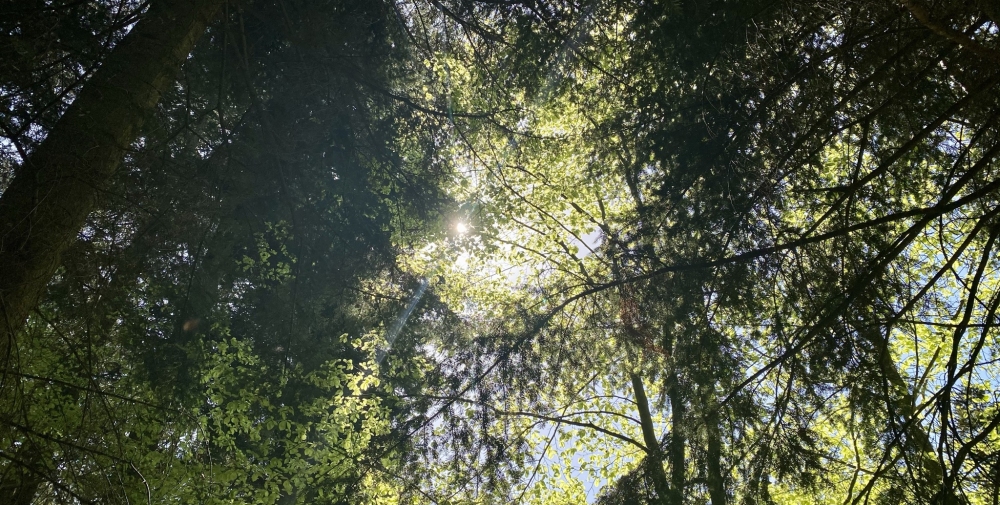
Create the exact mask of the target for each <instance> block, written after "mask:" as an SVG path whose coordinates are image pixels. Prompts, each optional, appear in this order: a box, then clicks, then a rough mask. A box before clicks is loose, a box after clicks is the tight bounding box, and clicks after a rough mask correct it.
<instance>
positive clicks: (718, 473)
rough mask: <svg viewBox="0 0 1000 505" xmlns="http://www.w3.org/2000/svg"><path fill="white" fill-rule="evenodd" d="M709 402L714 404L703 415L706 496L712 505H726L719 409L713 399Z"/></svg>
mask: <svg viewBox="0 0 1000 505" xmlns="http://www.w3.org/2000/svg"><path fill="white" fill-rule="evenodd" d="M706 399H707V400H708V399H709V398H706ZM710 400H712V401H714V402H713V403H711V404H709V406H708V407H707V412H706V415H705V431H706V434H707V438H708V440H707V445H708V450H707V451H706V454H705V459H706V461H705V466H706V469H707V470H708V495H709V497H711V499H712V505H726V503H727V501H728V495H727V494H726V481H725V478H724V477H723V476H722V436H721V433H720V432H719V410H718V408H719V407H718V402H717V401H715V400H716V399H715V398H711V399H710Z"/></svg>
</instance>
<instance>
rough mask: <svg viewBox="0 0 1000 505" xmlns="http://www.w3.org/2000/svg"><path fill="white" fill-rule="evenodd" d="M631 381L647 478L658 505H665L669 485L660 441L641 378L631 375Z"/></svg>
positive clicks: (667, 498) (668, 494)
mask: <svg viewBox="0 0 1000 505" xmlns="http://www.w3.org/2000/svg"><path fill="white" fill-rule="evenodd" d="M631 379H632V391H633V393H634V394H635V403H636V404H637V405H638V406H639V423H640V424H641V425H642V440H643V442H644V444H645V445H646V463H647V468H648V471H649V478H650V480H652V481H653V488H654V489H656V494H657V495H658V503H661V504H663V505H666V504H667V503H669V500H670V485H669V484H668V483H667V474H666V473H665V472H664V471H663V451H661V450H660V441H659V439H657V438H656V431H655V430H653V416H651V415H650V413H649V400H648V399H646V388H645V387H643V385H642V377H639V375H638V374H634V373H633V374H631Z"/></svg>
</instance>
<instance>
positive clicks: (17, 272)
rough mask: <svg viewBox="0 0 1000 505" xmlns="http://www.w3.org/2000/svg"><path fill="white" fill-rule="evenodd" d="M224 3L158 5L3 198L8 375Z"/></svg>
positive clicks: (2, 309)
mask: <svg viewBox="0 0 1000 505" xmlns="http://www.w3.org/2000/svg"><path fill="white" fill-rule="evenodd" d="M223 2H225V0H153V2H152V4H151V6H150V7H149V11H148V12H147V13H146V14H145V15H144V16H143V17H142V19H141V20H140V21H139V23H138V24H136V26H135V27H134V28H133V29H132V31H131V32H130V33H129V34H128V35H127V36H126V37H125V39H124V40H122V42H121V43H119V44H118V46H116V47H115V48H114V50H113V51H112V52H111V54H110V56H109V57H108V59H107V60H106V61H105V62H104V63H103V64H102V65H101V67H100V68H99V69H98V70H97V72H96V73H95V74H94V76H93V77H92V78H91V79H90V80H89V81H88V82H87V83H86V84H85V85H84V87H83V89H82V90H81V91H80V94H79V95H78V96H77V98H76V100H74V101H73V104H72V105H71V106H70V107H69V109H68V110H67V111H66V113H65V114H64V115H63V116H62V118H60V120H59V121H58V123H56V125H55V127H53V128H52V131H51V132H49V134H48V136H47V137H46V138H45V140H44V141H43V142H42V143H41V144H40V145H39V146H38V149H37V150H36V151H35V152H34V153H32V154H31V156H30V157H29V158H28V159H27V160H24V164H23V165H22V166H21V167H20V170H19V171H18V172H17V175H16V176H15V177H14V180H13V181H12V182H11V185H10V187H8V188H7V190H6V191H5V192H4V193H3V195H2V197H0V360H3V361H2V362H0V368H7V367H9V366H11V363H12V362H11V359H10V358H11V352H12V350H13V349H14V343H15V336H16V334H17V333H18V331H19V330H20V329H21V328H22V327H23V325H24V322H25V319H26V318H27V316H28V313H29V312H30V311H31V310H32V309H33V308H34V307H35V305H36V304H37V303H38V300H39V297H40V296H41V295H42V293H43V292H44V290H45V286H46V285H47V284H48V282H49V280H50V279H51V278H52V275H53V274H54V273H55V271H56V268H57V267H58V266H59V262H60V255H61V254H62V252H63V251H64V250H65V249H66V248H67V247H68V246H69V245H70V244H71V243H72V242H73V240H74V239H75V238H76V235H77V233H79V231H80V229H81V228H82V227H83V225H84V223H85V222H86V219H87V215H88V214H90V213H91V212H92V211H94V210H95V207H96V204H97V196H98V194H99V192H100V191H101V190H103V189H104V188H105V186H106V185H107V183H108V181H109V179H110V178H111V177H112V175H114V173H115V170H116V169H117V168H118V166H119V165H120V164H121V162H122V159H123V157H124V154H125V150H126V149H127V148H128V147H129V145H130V144H131V143H132V142H133V141H134V140H135V138H136V136H137V135H138V133H139V129H140V127H141V126H142V123H143V120H144V119H145V118H146V117H147V116H148V115H149V114H150V113H151V112H152V111H153V109H154V107H155V106H156V104H157V102H158V101H159V99H160V95H161V94H162V93H163V92H164V91H165V90H166V89H167V88H168V86H170V85H171V83H172V82H173V81H174V78H175V76H176V74H177V71H178V70H179V68H180V65H181V64H182V63H183V62H184V60H185V59H186V58H187V56H188V54H189V53H190V52H191V50H192V48H193V47H194V44H195V42H196V41H197V40H198V38H200V36H201V35H202V34H203V33H204V31H205V28H206V26H207V24H208V22H209V21H210V20H211V19H212V18H213V17H214V15H215V13H216V12H217V11H218V10H219V8H220V7H221V6H222V4H223Z"/></svg>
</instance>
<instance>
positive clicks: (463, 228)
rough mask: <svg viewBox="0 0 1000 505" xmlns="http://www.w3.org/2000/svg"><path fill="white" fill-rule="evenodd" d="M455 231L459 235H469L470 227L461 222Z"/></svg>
mask: <svg viewBox="0 0 1000 505" xmlns="http://www.w3.org/2000/svg"><path fill="white" fill-rule="evenodd" d="M455 231H457V232H458V233H462V234H464V233H468V231H469V225H467V224H465V223H462V222H459V223H457V224H456V225H455Z"/></svg>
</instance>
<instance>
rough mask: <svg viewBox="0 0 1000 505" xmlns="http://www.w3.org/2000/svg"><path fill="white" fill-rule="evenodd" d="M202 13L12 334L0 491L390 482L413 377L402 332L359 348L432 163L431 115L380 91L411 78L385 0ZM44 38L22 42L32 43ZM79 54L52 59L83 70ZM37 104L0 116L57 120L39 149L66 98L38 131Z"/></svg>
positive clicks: (215, 491)
mask: <svg viewBox="0 0 1000 505" xmlns="http://www.w3.org/2000/svg"><path fill="white" fill-rule="evenodd" d="M112 7H113V5H112V6H109V7H108V10H113V9H112ZM47 12H48V11H47V10H46V8H44V7H39V10H38V11H28V12H27V13H25V14H24V16H25V17H24V18H22V19H24V23H23V24H25V25H28V24H31V21H32V20H31V18H30V17H28V14H29V13H30V14H35V15H42V14H44V13H47ZM157 12H158V11H157ZM153 13H154V11H149V12H146V13H145V14H142V15H141V16H140V15H139V14H136V13H133V15H131V17H129V16H126V18H127V19H135V18H136V17H142V16H145V17H149V16H152V15H153ZM220 14H221V16H220V17H219V18H218V19H217V20H216V21H215V22H214V23H212V24H210V25H209V27H208V29H207V42H208V43H207V44H200V45H198V46H196V47H195V48H194V50H190V51H185V53H184V54H183V55H181V57H180V61H178V63H181V62H183V66H182V68H181V69H180V71H179V73H178V74H177V75H176V76H175V77H174V78H171V79H166V81H167V82H166V83H164V84H163V86H162V90H161V91H162V93H161V97H160V101H159V105H157V106H156V107H153V104H150V106H149V107H148V109H149V110H147V111H146V112H144V113H141V114H139V115H140V116H143V117H142V118H141V119H144V120H145V121H144V122H143V124H142V126H141V128H140V127H139V126H135V127H134V128H136V129H135V131H134V134H135V141H134V142H132V141H128V142H125V147H127V148H126V149H122V150H121V151H120V152H119V154H120V155H121V158H122V160H119V163H120V164H121V165H122V169H121V170H119V171H117V172H115V173H114V175H110V174H105V175H108V178H107V180H106V181H104V183H103V187H102V188H100V191H97V190H96V189H94V188H91V189H93V192H94V201H93V202H91V204H92V205H93V209H92V211H91V212H89V213H87V215H85V216H84V217H85V218H86V219H85V221H84V222H83V224H82V230H79V233H78V231H73V233H72V234H71V235H72V236H73V237H71V238H74V239H73V240H70V241H69V242H70V243H69V245H68V246H67V248H66V250H65V251H64V252H63V255H62V259H61V263H60V266H59V268H58V269H57V270H56V274H55V275H54V276H53V278H52V279H51V280H48V281H47V282H43V283H42V284H43V287H46V291H45V293H44V295H43V296H42V297H41V303H40V304H39V305H38V306H37V308H35V309H34V310H33V311H32V313H31V314H30V317H28V318H27V324H26V325H25V327H24V328H23V330H22V331H21V332H19V333H18V334H17V335H18V340H17V341H18V346H17V350H18V354H17V355H16V358H17V359H16V360H14V361H12V366H10V367H8V372H7V373H8V377H12V378H13V379H12V380H10V381H8V383H7V384H8V386H9V387H8V389H7V390H5V391H4V397H3V398H4V400H3V405H4V406H5V408H6V409H7V416H6V417H5V421H4V426H5V428H6V430H7V431H6V432H5V433H4V436H3V442H2V444H3V445H2V448H0V450H2V451H3V452H2V454H3V456H4V458H5V460H4V463H3V464H2V465H0V487H2V488H3V489H4V490H5V491H8V490H13V489H16V490H17V491H16V492H17V493H18V494H17V496H18V499H22V500H24V501H25V502H30V501H31V500H32V498H33V497H34V499H35V500H36V501H45V502H59V503H62V502H67V503H68V502H82V503H88V502H93V501H107V502H131V501H134V500H137V499H138V500H163V501H167V500H181V501H213V500H215V501H220V502H224V501H227V500H240V501H254V502H261V503H294V502H310V503H324V502H328V503H334V502H343V501H346V500H348V499H350V497H352V496H354V497H356V498H358V499H361V498H363V497H365V496H375V495H379V494H385V493H387V492H389V491H395V490H394V489H392V488H391V487H390V486H388V485H387V484H386V482H387V479H388V477H386V475H392V474H393V469H394V468H395V467H396V466H398V465H401V464H402V463H403V462H405V460H406V458H407V455H406V452H405V447H406V441H405V440H404V439H401V437H399V436H397V433H399V432H395V431H392V430H390V427H392V426H395V425H397V424H401V423H405V422H406V421H407V419H408V418H409V417H410V416H411V415H415V414H416V413H417V412H418V411H419V408H417V407H411V406H410V405H409V404H406V403H404V402H403V401H401V400H399V399H398V398H396V397H395V395H396V394H400V393H401V392H402V393H405V392H407V391H410V390H411V389H418V388H419V387H420V384H421V383H422V377H423V374H425V373H427V372H428V367H427V366H425V365H422V364H421V363H422V362H421V357H420V352H419V351H418V350H416V349H414V348H413V347H412V340H408V339H407V338H402V339H401V340H399V341H398V343H397V345H396V346H394V348H393V353H391V354H390V356H389V358H387V359H386V360H385V361H383V362H382V364H379V363H377V362H375V361H374V357H375V354H376V348H377V347H378V346H379V345H380V344H379V339H380V338H381V337H382V334H383V331H382V328H383V326H387V324H388V323H386V321H391V320H392V319H393V318H395V317H396V314H397V312H398V309H399V307H400V305H405V301H400V300H397V298H398V297H402V296H408V295H409V293H407V290H408V289H409V288H411V287H412V286H414V285H416V284H417V280H416V279H412V278H409V277H406V276H404V275H402V274H400V273H399V272H398V270H397V269H396V268H395V262H394V257H395V254H396V252H397V248H398V247H402V245H401V244H403V243H405V241H406V240H408V239H409V237H410V234H411V233H414V234H419V233H424V232H425V231H427V230H429V229H432V228H433V219H434V216H435V214H436V212H437V205H438V203H439V201H440V200H442V199H443V197H442V196H441V195H440V194H439V192H438V190H437V188H436V186H437V184H438V183H439V178H440V177H441V176H442V175H443V173H444V172H443V170H442V169H441V168H440V166H439V165H435V164H434V163H433V162H432V161H433V160H431V159H430V158H429V157H428V156H427V155H426V154H425V153H426V146H427V145H428V144H430V143H432V142H433V137H432V136H430V135H428V136H421V137H418V136H417V133H416V132H414V131H412V130H405V129H404V127H407V126H410V125H413V126H419V127H422V128H426V129H425V130H423V131H427V130H430V129H431V128H432V127H433V122H432V121H431V120H428V119H425V118H424V117H423V116H421V115H419V114H416V113H414V111H413V110H410V109H408V108H406V107H404V106H403V105H405V104H404V102H402V101H401V100H400V99H399V98H398V97H395V96H393V95H392V94H390V93H388V91H389V90H391V89H392V88H394V87H397V86H398V87H399V88H402V89H406V87H407V85H408V82H407V78H406V76H405V75H399V72H400V68H401V67H404V66H405V65H407V64H409V62H408V60H407V57H408V54H407V45H406V44H405V41H404V40H402V38H401V37H400V35H399V33H398V31H396V30H397V28H396V25H395V24H394V20H393V18H392V16H393V15H394V12H393V11H392V9H391V8H390V6H388V5H386V4H382V3H374V2H289V1H285V2H248V3H245V4H241V5H239V6H236V5H229V6H227V7H226V8H225V9H223V10H222V12H220ZM145 17H142V19H145ZM98 19H99V20H101V19H102V18H100V17H99V16H98ZM90 21H91V20H89V18H85V17H80V18H60V22H61V23H63V24H69V25H73V24H74V23H79V24H80V25H81V26H84V27H87V28H89V26H88V25H87V22H90ZM103 21H104V22H106V23H108V24H107V25H101V26H102V28H103V29H105V30H107V31H111V32H114V31H115V30H123V29H125V28H126V27H128V26H129V24H128V23H120V22H119V21H118V20H117V18H115V17H113V16H108V17H107V18H103ZM141 24H142V23H141V22H140V23H139V24H137V25H135V26H134V27H132V28H131V31H129V37H132V36H134V35H135V34H136V33H140V32H139V27H140V25H141ZM147 24H148V23H147ZM82 31H84V32H86V35H80V38H81V39H82V40H85V41H86V40H89V39H88V38H87V36H88V35H89V36H90V37H93V33H90V32H89V31H88V30H87V29H84V30H82ZM22 33H24V32H22ZM35 35H37V37H35ZM44 35H46V34H45V33H42V34H41V35H39V34H34V33H30V32H29V33H27V34H25V36H24V43H25V45H27V46H31V45H32V44H37V45H38V46H41V47H44V46H45V44H44V43H43V42H42V41H40V39H44ZM112 38H114V37H112ZM127 39H128V37H125V40H123V41H122V42H120V43H119V44H118V45H116V46H115V47H114V51H111V52H112V53H114V54H118V53H117V51H118V50H119V49H122V48H123V47H126V46H125V44H126V42H127ZM88 47H89V46H88ZM58 49H59V50H62V49H66V48H62V47H60V48H58ZM76 49H77V48H76V47H75V46H70V47H69V48H68V49H66V51H67V53H68V54H66V55H65V58H66V59H67V60H70V61H84V62H86V60H87V58H88V57H90V55H91V53H88V52H85V51H76ZM55 52H57V53H58V50H57V51H55ZM98 54H100V51H98ZM111 62H112V60H110V59H109V60H107V61H101V60H99V61H97V63H100V69H102V70H103V69H108V68H112V67H109V65H110V64H111ZM317 62H320V63H317ZM95 64H96V63H95ZM38 65H39V67H42V68H43V69H44V68H46V65H47V63H46V62H45V61H41V62H40V63H39V64H38ZM70 68H71V69H72V68H76V65H70ZM39 72H40V70H39ZM29 73H30V72H29ZM12 74H14V72H13V71H12V72H10V73H9V74H8V75H12ZM98 77H99V76H98V75H95V76H94V77H91V78H90V79H89V80H87V82H86V83H85V84H84V90H86V87H87V86H90V83H91V82H95V81H94V79H98ZM97 82H100V81H97ZM21 84H22V85H23V86H21V87H14V89H16V90H17V91H18V92H20V95H19V96H18V97H17V99H11V101H12V102H17V103H32V102H34V103H36V105H37V104H40V103H43V102H44V101H45V99H46V98H48V95H47V94H46V93H45V92H46V90H47V89H48V87H49V86H51V85H52V83H50V82H43V83H41V84H37V83H34V82H29V83H28V84H24V82H21ZM58 84H59V83H56V85H58ZM33 86H34V87H33ZM62 91H65V90H60V92H62ZM12 94H13V93H12ZM66 95H67V96H69V97H72V96H73V95H74V92H73V91H72V90H70V91H68V92H66ZM83 96H84V92H83V91H81V92H80V93H79V95H78V96H77V98H76V101H74V104H76V103H78V102H79V101H80V100H82V99H83ZM102 103H103V102H102ZM33 107H34V106H33ZM38 107H40V105H38ZM56 108H57V109H58V107H56ZM34 110H35V109H33V108H32V107H27V109H26V110H23V111H22V110H21V109H12V110H11V111H10V113H9V114H8V115H7V116H6V117H4V119H5V124H22V125H24V124H31V122H32V121H35V122H36V123H35V124H37V125H38V127H37V128H38V130H41V131H42V133H41V134H38V136H42V135H43V134H44V131H45V130H46V129H48V127H49V126H50V125H52V124H54V125H55V126H52V131H53V133H50V134H49V137H51V136H52V135H54V134H55V132H56V131H57V130H58V128H59V127H60V125H61V124H62V121H63V118H65V117H67V116H66V115H67V114H70V112H71V111H72V106H70V108H69V109H68V111H67V112H66V113H65V114H63V116H61V117H59V118H58V119H56V118H54V117H51V115H45V116H39V115H35V114H34ZM22 112H23V114H22ZM129 112H130V113H131V112H133V111H129ZM431 131H432V130H431ZM47 138H48V137H47ZM35 140H37V139H34V138H32V137H31V136H30V135H28V136H22V137H18V138H14V139H13V140H12V142H16V143H17V144H18V145H22V146H23V147H25V149H24V150H25V151H30V150H31V149H34V150H33V151H30V152H31V153H32V156H34V155H35V154H34V153H38V152H42V147H43V146H44V144H45V142H48V140H46V141H43V142H41V143H40V144H38V145H37V147H33V142H34V141H35ZM119 147H121V146H119ZM26 159H27V160H30V159H31V157H27V158H26ZM27 163H28V161H25V164H27ZM14 170H15V171H20V170H21V167H16V168H15V169H14ZM19 176H20V172H18V177H19ZM15 179H16V177H15ZM12 184H13V183H12ZM11 187H12V188H13V185H12V186H11ZM8 191H13V190H12V189H11V190H8ZM7 194H8V193H5V194H4V197H3V198H6V196H7ZM46 285H47V286H46ZM411 331H412V330H409V329H408V330H407V331H406V332H404V335H403V336H404V337H406V336H407V335H409V334H410V332H411ZM405 342H410V343H411V344H410V345H411V347H407V346H406V345H404V344H405ZM15 365H16V366H15ZM5 497H6V495H5ZM373 499H374V498H373Z"/></svg>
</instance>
